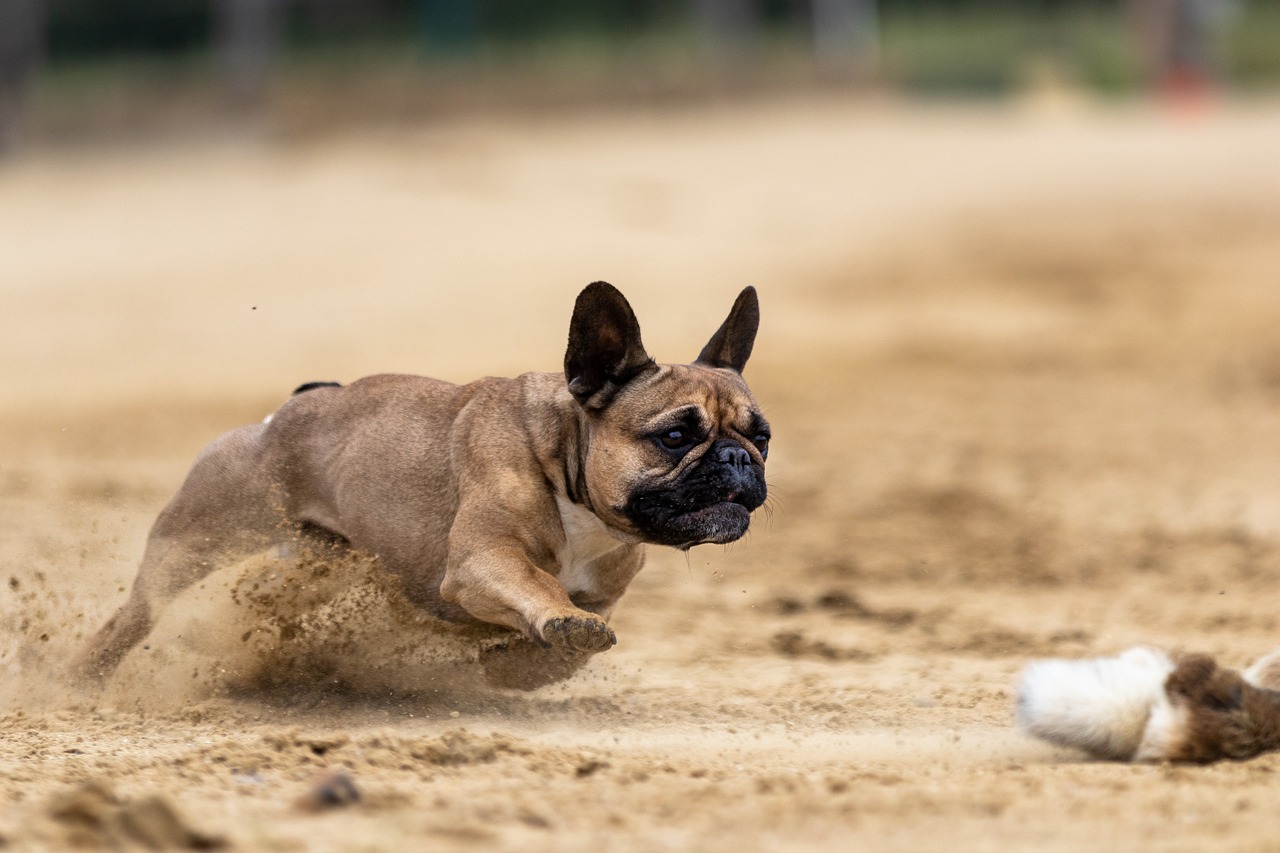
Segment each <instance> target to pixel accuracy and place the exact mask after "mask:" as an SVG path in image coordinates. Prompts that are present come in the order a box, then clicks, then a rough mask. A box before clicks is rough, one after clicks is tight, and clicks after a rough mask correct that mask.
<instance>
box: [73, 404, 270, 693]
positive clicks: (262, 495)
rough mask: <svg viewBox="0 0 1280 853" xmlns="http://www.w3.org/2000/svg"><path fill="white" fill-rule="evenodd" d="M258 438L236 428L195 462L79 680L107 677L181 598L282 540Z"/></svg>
mask: <svg viewBox="0 0 1280 853" xmlns="http://www.w3.org/2000/svg"><path fill="white" fill-rule="evenodd" d="M263 430H264V427H263V425H261V424H254V425H251V426H246V427H241V428H239V429H237V430H234V431H232V432H229V433H227V434H226V435H224V436H222V437H221V438H219V439H217V440H216V441H214V442H213V443H212V444H211V445H209V446H208V447H207V448H206V449H205V450H204V452H202V453H201V454H200V457H199V458H198V459H197V460H196V463H195V465H194V466H193V467H192V469H191V473H190V474H188V475H187V479H186V481H185V482H184V483H183V485H182V488H181V489H179V490H178V493H177V494H176V495H174V497H173V499H172V500H171V501H170V502H169V504H168V505H167V506H166V507H165V508H164V510H163V511H162V512H161V513H160V516H159V517H158V518H157V519H156V523H155V524H154V525H153V526H152V528H151V533H150V535H149V536H148V538H147V547H146V551H145V552H144V554H143V557H142V563H141V565H140V566H139V568H138V575H137V578H136V579H135V580H134V583H133V589H132V590H131V591H130V593H129V598H128V600H127V601H125V603H124V605H123V606H121V608H120V609H119V610H118V611H117V612H116V613H115V615H114V616H112V617H111V618H110V619H109V620H108V621H107V623H106V624H105V625H104V626H103V627H102V628H101V629H100V630H99V631H98V633H97V634H96V635H95V636H94V637H93V638H92V639H91V640H90V641H89V643H88V645H87V646H86V648H85V649H84V650H83V651H82V652H81V654H80V656H79V658H78V659H77V661H76V663H75V665H74V672H75V674H76V675H77V676H78V677H79V678H81V679H83V680H89V681H95V680H100V679H102V678H105V677H106V676H108V675H110V674H111V672H112V671H114V670H115V668H116V666H117V665H118V664H119V663H120V661H121V660H122V659H123V658H124V656H125V655H126V654H128V653H129V651H130V650H131V649H132V648H133V647H134V646H136V645H137V644H138V643H139V642H140V641H141V640H142V639H143V638H144V637H145V636H147V634H148V633H149V632H150V631H151V628H152V626H153V625H154V624H155V620H156V618H157V617H158V616H159V614H160V611H161V610H163V609H164V607H165V605H167V604H168V603H169V602H170V601H172V600H173V599H174V598H176V597H177V596H178V595H179V594H180V593H182V591H183V590H185V589H187V588H188V587H190V586H191V585H192V584H194V583H197V582H199V581H200V580H201V579H203V578H204V577H206V576H207V575H208V574H209V573H210V572H212V571H213V570H214V569H216V568H218V567H219V566H223V565H226V564H228V563H229V562H233V561H235V560H238V559H242V558H244V557H246V556H249V555H251V554H253V553H256V552H258V551H261V550H263V549H265V548H266V547H268V546H269V545H270V544H271V543H272V542H273V541H277V540H279V539H280V538H282V536H283V533H284V531H286V530H287V529H288V525H287V523H286V518H285V510H284V506H283V498H282V496H280V495H278V494H277V491H278V490H277V489H276V488H275V487H274V486H273V480H272V477H271V475H270V473H269V472H268V471H267V470H266V466H265V465H264V464H263V463H264V459H263V457H264V453H263V451H262V443H261V441H260V438H261V435H262V432H263Z"/></svg>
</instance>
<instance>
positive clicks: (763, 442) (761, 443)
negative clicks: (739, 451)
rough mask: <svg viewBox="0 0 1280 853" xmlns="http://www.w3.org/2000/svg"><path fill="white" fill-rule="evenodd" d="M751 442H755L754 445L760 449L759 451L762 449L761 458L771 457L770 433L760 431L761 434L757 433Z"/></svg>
mask: <svg viewBox="0 0 1280 853" xmlns="http://www.w3.org/2000/svg"><path fill="white" fill-rule="evenodd" d="M751 443H752V444H754V445H755V446H756V450H759V451H760V458H761V459H768V458H769V435H768V433H763V432H762V433H760V434H759V435H757V436H756V437H755V438H753V439H751Z"/></svg>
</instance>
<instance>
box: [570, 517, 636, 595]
mask: <svg viewBox="0 0 1280 853" xmlns="http://www.w3.org/2000/svg"><path fill="white" fill-rule="evenodd" d="M556 506H558V507H559V509H560V523H561V524H563V525H564V548H562V549H561V550H560V553H559V554H557V555H556V556H557V558H558V560H559V563H560V576H559V580H560V583H561V585H562V586H563V587H564V588H565V590H567V591H568V593H569V594H570V595H573V594H575V593H579V592H590V591H591V589H592V585H593V584H592V581H593V579H594V575H593V573H592V571H591V566H592V564H593V563H595V561H596V560H598V559H600V558H601V557H603V556H604V555H605V554H608V553H610V552H611V551H614V550H616V549H618V548H621V547H622V546H623V545H624V544H625V543H623V542H622V541H621V540H619V539H617V538H615V537H614V536H613V534H611V533H610V532H609V528H607V527H605V525H604V522H602V521H601V520H600V519H598V518H596V516H595V513H593V512H591V511H590V510H588V509H586V508H585V507H583V506H580V505H579V504H575V503H573V502H572V501H570V500H567V499H566V498H561V497H557V498H556Z"/></svg>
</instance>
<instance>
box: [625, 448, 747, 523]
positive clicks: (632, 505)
mask: <svg viewBox="0 0 1280 853" xmlns="http://www.w3.org/2000/svg"><path fill="white" fill-rule="evenodd" d="M766 496H767V490H766V488H765V482H764V468H763V466H761V465H758V464H756V462H755V461H754V460H752V458H751V454H750V453H749V452H747V449H746V448H744V447H743V446H742V445H741V444H739V443H738V442H736V441H734V440H733V439H728V438H722V439H720V440H719V441H717V442H716V443H715V444H713V445H712V446H711V448H710V449H709V450H708V451H707V452H706V454H704V455H703V457H702V460H701V461H700V462H699V463H698V464H697V466H696V467H694V468H693V469H691V470H690V471H689V473H688V474H686V475H685V476H684V477H683V478H682V479H681V480H680V481H678V482H677V483H675V484H674V485H672V486H670V487H669V488H666V489H643V490H638V491H636V492H633V493H632V495H631V498H630V499H629V500H628V501H627V506H626V508H625V512H626V514H627V517H628V518H630V519H631V522H632V523H633V524H635V526H636V528H637V529H638V530H639V531H640V533H641V535H642V536H643V537H644V539H645V541H647V542H652V543H654V544H656V545H670V546H672V547H675V548H691V547H693V546H694V545H703V544H708V543H719V544H723V543H726V542H733V541H735V540H737V539H740V538H742V536H743V534H745V533H746V532H747V528H748V527H749V526H750V524H751V512H752V510H754V509H756V508H757V507H759V506H760V505H761V504H763V503H764V500H765V497H766Z"/></svg>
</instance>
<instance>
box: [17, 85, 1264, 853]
mask: <svg viewBox="0 0 1280 853" xmlns="http://www.w3.org/2000/svg"><path fill="white" fill-rule="evenodd" d="M1278 151H1280V114H1278V113H1277V111H1276V110H1275V109H1274V105H1262V106H1258V105H1236V106H1226V107H1222V108H1220V109H1218V110H1217V111H1216V112H1214V113H1212V114H1210V115H1208V116H1205V117H1202V119H1201V120H1198V121H1192V122H1187V121H1180V120H1175V119H1174V118H1171V117H1168V116H1162V115H1160V114H1157V113H1154V112H1149V111H1145V110H1140V109H1124V110H1120V109H1116V110H1102V109H1090V108H1083V107H1079V106H1074V107H1070V106H1069V107H1060V108H1054V109H1044V108H1041V107H1031V106H1024V107H1020V108H1018V109H1014V110H1011V111H1008V112H997V111H988V110H981V109H959V108H935V109H932V110H924V109H908V108H905V107H894V106H885V105H880V106H875V107H873V106H869V105H866V104H859V103H850V102H845V101H841V100H835V99H829V98H821V99H798V100H793V101H786V102H772V103H757V104H753V105H736V106H734V105H721V106H718V107H715V108H706V109H703V108H692V107H684V108H671V109H663V110H657V111H653V112H647V113H643V114H622V113H619V114H612V115H589V116H573V115H564V116H560V117H557V118H555V119H549V118H542V119H539V118H536V117H527V116H526V117H517V118H471V119H467V120H459V121H456V122H442V123H437V124H433V125H430V126H424V127H421V128H408V129H401V130H397V131H394V132H392V131H387V132H380V133H376V134H374V133H368V134H360V133H344V134H342V135H340V136H328V137H319V138H314V139H292V140H286V141H279V140H277V141H270V140H267V141H263V140H254V139H226V140H222V141H219V142H209V143H200V144H188V145H184V146H182V147H177V148H169V149H163V150H120V149H102V150H99V149H81V150H71V151H63V152H51V153H40V152H31V153H28V154H27V155H25V156H24V157H23V158H22V159H19V160H16V161H11V162H9V163H6V164H4V165H3V167H0V294H2V295H3V311H0V448H3V451H2V452H0V584H3V586H0V638H2V640H0V675H2V680H0V804H2V805H0V838H3V839H4V840H6V841H7V842H9V846H10V847H11V848H15V849H41V848H44V849H59V848H61V847H62V846H65V845H67V844H69V843H73V842H74V843H84V844H90V845H100V846H106V847H113V846H114V847H121V846H123V847H126V848H128V847H130V846H137V845H142V844H146V843H153V844H187V845H190V846H200V845H201V844H204V845H213V844H216V843H217V842H218V841H222V842H225V843H227V844H230V845H232V846H233V847H234V848H235V849H244V850H259V849H261V850H353V851H354V850H388V851H391V850H396V851H399V850H413V849H438V850H454V849H456V850H490V849H519V850H522V851H537V850H555V851H557V853H564V851H574V850H588V849H590V850H610V851H614V850H617V851H627V850H636V851H641V850H644V851H648V850H655V849H678V850H709V851H710V850H726V851H727V850H734V851H738V850H780V849H787V850H792V849H794V850H810V849H812V850H851V849H860V850H915V849H921V850H923V849H966V850H968V849H973V850H1008V849H1036V850H1049V851H1057V850H1085V849H1089V850H1097V849H1109V850H1143V851H1149V850H1202V849H1208V848H1212V849H1215V850H1224V849H1229V850H1274V849H1276V844H1277V838H1280V812H1278V811H1277V809H1276V807H1275V802H1276V800H1275V797H1276V793H1275V792H1276V774H1277V772H1278V771H1280V756H1264V757H1262V758H1259V759H1257V760H1254V761H1251V762H1247V763H1243V764H1221V765H1216V766H1211V767H1179V766H1123V765H1114V764H1104V763H1095V762H1089V761H1085V760H1083V759H1081V758H1080V757H1079V756H1077V755H1075V754H1072V753H1069V752H1065V751H1059V750H1055V749H1052V748H1050V747H1048V746H1044V745H1042V744H1039V743H1037V742H1034V741H1031V740H1029V739H1027V738H1025V737H1024V736H1023V735H1021V734H1020V733H1019V732H1018V731H1017V730H1016V729H1015V727H1014V725H1013V717H1012V701H1013V696H1014V690H1015V683H1016V678H1017V673H1018V672H1019V670H1020V669H1021V667H1022V666H1024V665H1025V664H1026V663H1027V662H1028V661H1029V660H1033V659H1035V658H1038V657H1044V656H1066V657H1074V656H1085V655H1102V654H1111V653H1114V652H1116V651H1119V650H1121V649H1123V648H1125V647H1126V646H1128V645H1130V644H1133V643H1136V642H1151V643H1158V644H1166V645H1173V646H1178V647H1182V648H1186V649H1190V650H1203V651H1208V652H1212V653H1215V654H1218V655H1221V656H1222V657H1223V658H1224V660H1225V662H1227V663H1229V664H1232V665H1242V664H1244V663H1246V662H1248V661H1249V660H1250V659H1251V658H1253V657H1255V656H1257V655H1260V654H1261V653H1263V652H1265V651H1267V650H1269V649H1270V648H1272V647H1273V646H1274V645H1275V644H1276V643H1277V642H1280V631H1278V630H1277V627H1278V626H1277V604H1278V603H1280V591H1278V589H1277V579H1280V337H1278V335H1277V328H1280V286H1278V285H1280V278H1278V275H1280V273H1278V272H1277V271H1278V270H1280V160H1278V159H1277V156H1276V152H1278ZM600 278H604V279H608V280H610V281H612V282H614V283H615V284H617V285H618V286H619V287H621V288H622V289H623V290H624V291H625V292H626V293H627V294H628V295H629V296H630V297H631V300H632V303H633V305H634V306H635V309H636V312H637V314H638V315H639V317H640V320H641V323H642V325H643V328H644V334H645V340H646V343H647V344H648V345H649V347H650V349H651V351H652V352H653V353H654V354H655V355H656V356H657V357H658V358H659V359H660V360H666V361H680V360H687V359H688V358H689V357H691V356H692V355H694V354H695V353H696V352H697V351H698V349H699V348H700V347H701V345H702V344H703V343H704V341H705V339H706V338H707V336H709V334H710V333H711V331H713V330H714V328H715V327H716V326H717V325H718V323H719V322H720V320H721V319H722V318H723V316H724V313H725V312H726V311H727V309H728V307H729V304H730V303H731V301H732V299H733V296H734V294H736V292H737V290H738V289H739V288H740V287H741V286H742V285H744V284H747V283H750V284H754V285H756V286H757V287H758V288H759V290H760V294H761V302H762V311H763V318H764V321H763V326H762V331H761V335H760V338H759V341H758V342H757V346H756V353H755V356H754V359H753V361H752V362H751V364H750V366H749V367H748V370H747V378H748V379H749V381H750V382H751V383H752V385H753V387H754V389H755V390H756V392H757V396H758V397H759V399H760V400H761V402H762V404H763V405H764V407H765V411H766V414H767V415H768V416H769V418H770V420H771V421H772V423H773V426H774V432H775V441H774V446H773V450H772V455H771V458H770V463H769V466H770V475H769V481H770V490H771V501H770V505H769V508H768V511H767V512H763V511H762V512H761V513H760V514H759V516H758V517H757V519H756V521H755V524H754V526H753V529H752V532H751V534H750V535H749V537H747V538H746V539H745V540H743V541H741V542H739V543H737V544H735V545H733V546H732V547H727V548H718V547H704V548H699V549H696V550H694V551H693V552H692V553H691V554H689V555H688V557H685V556H684V555H681V554H677V553H674V552H664V551H660V550H654V551H652V552H651V554H650V559H649V564H648V566H647V567H646V569H645V570H644V572H643V573H642V574H641V576H640V577H639V579H638V580H637V581H636V583H635V584H634V585H633V587H632V588H631V590H630V592H629V593H628V595H627V596H626V598H624V599H623V602H622V604H621V606H620V608H619V610H618V612H617V614H616V616H615V618H614V627H615V628H616V630H617V633H618V637H619V643H618V646H617V647H616V648H615V649H614V650H612V651H610V652H608V653H606V654H604V655H602V656H600V657H598V658H596V659H595V660H594V661H593V662H592V663H591V665H590V666H589V667H588V669H586V670H585V671H584V672H582V673H581V674H580V675H579V676H577V677H575V678H574V679H572V680H570V681H568V682H566V683H564V684H561V685H557V686H553V687H548V688H544V689H542V690H539V691H536V692H532V693H516V692H504V691H495V690H489V689H485V688H481V687H477V686H475V684H474V680H475V679H474V675H475V673H474V665H473V664H472V663H471V662H470V659H469V658H468V648H467V646H466V641H465V639H462V640H460V639H459V638H457V637H455V636H452V635H450V634H449V633H448V632H441V631H438V630H434V629H433V628H432V626H429V625H422V624H419V623H417V622H415V621H414V620H413V619H412V618H407V617H406V616H405V614H404V613H403V612H401V611H400V609H399V608H398V607H397V606H396V605H395V603H394V602H393V601H391V600H389V598H388V597H387V595H385V594H383V592H382V591H380V590H379V589H378V588H377V584H376V580H373V579H370V576H369V574H368V573H367V572H365V573H363V574H362V573H361V571H355V570H353V577H357V578H360V580H358V582H356V583H355V584H354V586H353V588H352V590H351V591H349V592H348V593H347V594H346V598H345V600H344V601H341V602H339V603H337V604H334V605H328V608H329V609H327V610H324V611H323V612H321V613H320V614H319V615H318V616H314V617H313V618H312V619H311V620H310V622H308V623H307V624H306V625H305V626H304V627H305V629H306V630H304V631H302V632H301V634H300V635H297V636H292V637H291V639H290V640H289V643H290V648H289V649H288V651H289V654H293V655H301V656H304V657H305V656H307V655H311V660H310V663H309V664H308V665H307V666H306V667H302V666H299V667H298V668H297V669H296V670H291V669H290V667H289V666H288V665H285V664H282V663H281V660H282V659H281V658H280V657H279V652H280V649H279V648H277V646H279V645H281V644H284V640H283V639H282V638H281V636H280V633H279V631H277V632H276V633H275V634H271V633H270V632H265V631H260V630H259V629H262V626H263V625H269V624H274V623H272V618H273V615H272V614H270V613H263V612H261V608H257V609H255V608H254V607H251V606H247V605H245V603H244V600H243V598H242V597H238V596H236V595H235V592H236V590H237V588H238V587H237V584H239V583H241V579H242V578H243V576H244V575H243V573H244V572H249V571H270V567H269V566H268V567H267V568H266V569H263V567H262V566H258V567H256V568H255V567H254V566H252V565H251V566H247V567H246V566H245V565H238V566H231V567H227V569H226V570H225V571H223V572H220V573H219V574H216V575H214V576H213V578H212V579H211V581H210V583H209V584H208V585H207V586H206V588H204V589H202V590H198V591H194V592H193V593H192V594H191V595H190V596H187V597H186V598H184V599H183V600H182V601H181V602H180V603H179V604H180V606H178V607H175V609H174V611H173V612H172V613H171V614H169V615H168V616H167V617H166V620H165V621H164V623H162V625H161V626H159V627H158V628H157V630H156V633H155V635H154V636H153V637H152V638H151V639H150V641H149V643H148V645H149V648H147V649H141V650H139V651H138V652H137V653H136V654H135V655H134V656H133V657H132V658H131V659H129V660H128V661H126V665H125V667H124V668H123V669H122V671H121V675H120V677H119V679H117V681H116V682H115V683H113V684H112V685H110V686H109V687H108V689H107V690H106V692H105V693H103V694H102V695H97V696H94V695H84V694H78V693H75V692H73V691H71V690H69V689H68V687H67V685H66V683H65V680H64V679H63V677H62V675H61V667H62V665H63V663H64V662H65V660H66V658H67V657H68V656H69V655H70V654H71V653H72V652H73V651H74V650H75V649H76V648H77V647H78V645H79V644H80V643H81V642H82V641H83V639H84V638H85V637H86V636H87V635H88V634H89V633H90V632H92V631H93V630H95V629H96V628H97V626H98V625H99V624H100V623H101V622H102V620H104V619H105V618H106V617H107V616H108V615H109V613H110V612H111V611H112V610H113V609H114V608H115V607H116V606H118V604H119V603H120V602H121V601H122V600H123V597H124V591H125V589H126V588H127V585H128V584H129V583H130V581H131V579H132V576H133V572H134V568H135V565H136V561H137V558H138V557H139V555H140V554H141V550H142V545H143V542H144V539H145V536H146V531H147V529H148V527H149V525H150V523H151V521H152V520H153V519H154V517H155V514H156V513H157V511H158V510H159V509H160V507H161V506H162V505H163V504H164V502H165V501H166V500H167V498H168V496H169V495H171V494H172V492H173V491H174V489H175V488H176V487H177V485H178V483H179V482H180V481H181V478H182V477H183V474H184V472H185V471H186V469H187V467H188V465H189V464H190V462H191V460H192V458H193V457H194V455H195V454H196V453H197V452H198V450H199V449H200V447H202V446H203V445H204V444H205V443H206V442H207V441H209V440H210V439H211V438H213V437H214V436H216V435H217V434H219V433H220V432H222V431H224V430H226V429H229V428H231V427H233V426H236V425H239V424H241V423H247V422H251V421H253V420H256V419H260V418H261V417H263V416H264V415H265V414H267V413H268V412H270V411H271V410H272V409H273V408H274V407H275V406H276V405H278V403H279V401H280V400H281V399H283V398H284V396H285V395H287V393H288V392H289V390H290V389H292V388H293V387H294V386H295V385H296V384H298V383H300V382H303V381H307V380H318V379H336V380H343V381H346V380H351V379H354V378H357V377H359V376H361V375H364V374H368V373H373V372H383V371H406V372H415V373H425V374H430V375H435V376H441V377H444V378H449V379H455V380H464V379H468V378H473V377H476V376H479V375H482V374H485V373H493V374H503V375H511V374H514V373H518V372H521V371H524V370H530V369H549V370H554V369H556V368H557V366H558V365H559V364H560V363H561V358H562V355H563V353H562V346H563V341H564V338H565V333H566V329H567V322H568V316H569V311H570V307H571V305H572V300H573V297H574V295H575V294H576V292H577V290H578V289H579V288H580V287H581V286H582V285H583V284H585V283H586V282H588V281H591V280H594V279H600ZM237 601H240V604H239V605H237V604H236V602H237ZM259 622H260V623H262V624H258V623H259ZM254 631H259V633H258V634H254V633H253V632H254ZM249 635H252V636H254V637H259V636H260V637H263V638H265V639H263V640H262V641H261V642H257V641H255V643H256V645H255V643H247V642H242V640H241V638H242V637H244V636H249ZM273 638H274V640H273ZM276 641H278V642H276ZM273 642H274V645H273ZM273 654H275V655H277V657H275V658H273V659H272V660H273V663H272V665H273V666H275V667H276V669H275V671H274V675H275V676H277V678H276V683H275V685H274V686H272V687H270V688H263V687H255V686H253V685H248V686H246V683H245V681H244V679H243V678H241V677H240V676H242V675H243V672H244V667H245V666H246V665H247V664H246V655H248V656H249V658H253V656H254V655H260V656H261V655H265V656H270V655H273ZM290 660H292V658H290ZM286 663H287V661H286ZM291 673H292V675H293V677H292V679H290V678H288V677H287V676H289V675H290V674H291ZM255 683H256V682H255ZM333 771H343V772H345V773H346V774H348V776H349V777H350V779H351V780H353V781H354V784H355V786H356V787H357V789H358V790H359V792H360V793H361V794H362V797H361V799H360V801H359V802H358V803H357V804H355V805H351V806H349V807H336V808H332V809H323V808H321V809H318V810H317V809H315V808H307V807H306V797H307V795H308V792H313V789H314V786H315V785H316V783H317V780H318V779H322V777H324V775H325V774H326V773H331V772H333ZM330 788H331V789H333V790H331V791H330V793H331V794H332V798H333V799H336V800H342V799H343V796H344V795H343V793H342V791H343V790H345V789H342V788H341V785H338V786H337V787H336V788H335V787H334V785H333V784H330ZM313 797H314V793H313Z"/></svg>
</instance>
